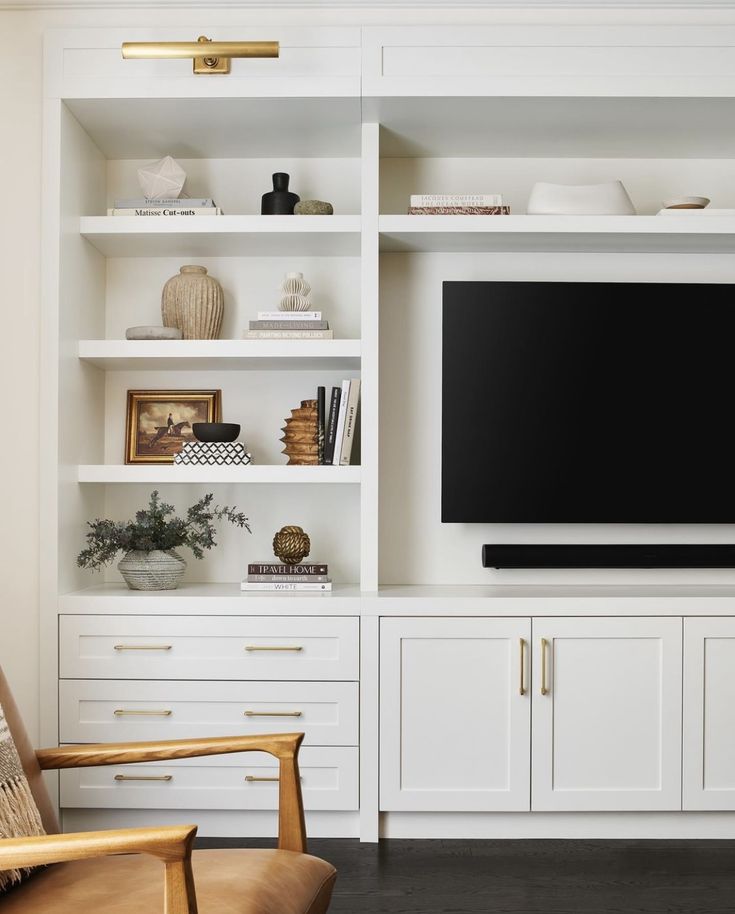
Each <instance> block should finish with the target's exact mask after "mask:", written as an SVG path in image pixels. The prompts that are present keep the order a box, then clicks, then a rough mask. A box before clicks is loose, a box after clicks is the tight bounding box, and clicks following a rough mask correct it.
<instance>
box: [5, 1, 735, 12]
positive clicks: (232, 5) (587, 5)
mask: <svg viewBox="0 0 735 914" xmlns="http://www.w3.org/2000/svg"><path fill="white" fill-rule="evenodd" d="M202 5H203V4H202V0H154V2H149V0H0V10H65V9H131V10H132V9H140V8H144V9H148V10H153V9H168V8H176V9H199V10H201V9H202ZM211 7H212V9H261V10H273V9H310V8H313V9H335V10H338V9H345V10H348V9H349V10H352V9H365V10H371V9H372V10H376V9H391V10H400V9H421V8H426V9H439V10H441V9H444V10H448V9H454V7H453V5H452V3H451V0H267V2H266V0H216V2H213V3H212V4H211ZM458 7H459V8H460V9H501V10H513V9H518V10H523V9H559V10H566V9H582V10H583V9H590V10H595V9H598V10H626V9H629V10H641V9H677V10H681V9H685V10H691V11H693V12H701V11H702V10H704V9H735V0H699V2H698V3H692V2H691V0H460V3H459V4H458ZM455 11H458V10H457V9H455Z"/></svg>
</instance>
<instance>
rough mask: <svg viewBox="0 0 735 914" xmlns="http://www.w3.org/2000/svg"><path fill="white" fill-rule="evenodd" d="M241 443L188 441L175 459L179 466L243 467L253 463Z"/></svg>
mask: <svg viewBox="0 0 735 914" xmlns="http://www.w3.org/2000/svg"><path fill="white" fill-rule="evenodd" d="M251 459H252V458H251V457H250V454H248V452H247V451H246V450H245V445H244V444H243V443H242V442H241V441H216V442H208V441H188V442H187V443H186V444H185V445H184V447H183V448H182V449H181V451H180V452H179V453H178V454H177V455H176V456H175V457H174V464H176V465H177V466H187V467H194V466H216V467H230V466H243V465H244V464H248V463H250V462H251Z"/></svg>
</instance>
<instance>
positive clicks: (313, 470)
mask: <svg viewBox="0 0 735 914" xmlns="http://www.w3.org/2000/svg"><path fill="white" fill-rule="evenodd" d="M77 479H78V481H79V482H105V483H125V482H127V483H146V484H147V483H155V484H156V485H158V484H164V483H182V482H192V483H203V484H205V485H210V484H215V483H261V484H263V483H278V484H279V485H280V484H282V483H291V484H297V485H298V484H301V483H329V484H332V483H353V484H354V483H359V482H360V467H359V466H351V467H330V466H323V467H310V466H242V467H217V466H203V467H189V466H172V465H171V464H133V465H131V466H126V465H124V464H121V465H118V464H106V463H101V464H82V465H80V466H79V467H78V470H77Z"/></svg>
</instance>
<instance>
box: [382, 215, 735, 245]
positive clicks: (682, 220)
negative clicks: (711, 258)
mask: <svg viewBox="0 0 735 914" xmlns="http://www.w3.org/2000/svg"><path fill="white" fill-rule="evenodd" d="M379 229H380V248H381V250H383V251H396V252H428V251H446V252H463V251H468V252H472V251H603V252H604V251H612V252H626V251H630V252H641V253H642V252H652V251H668V252H672V253H678V252H682V253H698V252H706V251H711V252H728V251H735V217H733V216H704V215H695V216H691V217H685V216H681V215H679V216H667V215H664V216H381V217H380V220H379Z"/></svg>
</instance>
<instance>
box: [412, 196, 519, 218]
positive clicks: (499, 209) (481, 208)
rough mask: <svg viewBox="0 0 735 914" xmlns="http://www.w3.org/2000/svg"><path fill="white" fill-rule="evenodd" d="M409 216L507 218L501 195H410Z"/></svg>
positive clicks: (508, 211) (507, 213)
mask: <svg viewBox="0 0 735 914" xmlns="http://www.w3.org/2000/svg"><path fill="white" fill-rule="evenodd" d="M408 214H409V216H509V215H510V207H509V206H507V205H506V204H504V203H503V197H502V196H501V194H411V205H410V206H409V208H408Z"/></svg>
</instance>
